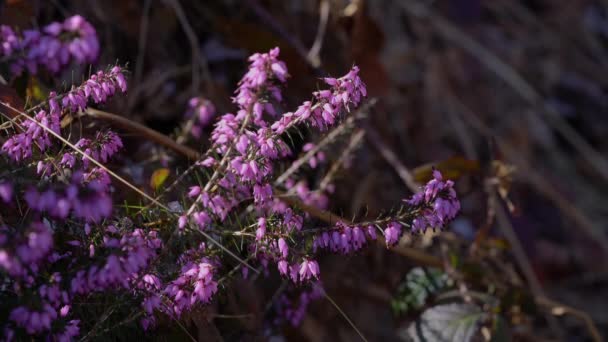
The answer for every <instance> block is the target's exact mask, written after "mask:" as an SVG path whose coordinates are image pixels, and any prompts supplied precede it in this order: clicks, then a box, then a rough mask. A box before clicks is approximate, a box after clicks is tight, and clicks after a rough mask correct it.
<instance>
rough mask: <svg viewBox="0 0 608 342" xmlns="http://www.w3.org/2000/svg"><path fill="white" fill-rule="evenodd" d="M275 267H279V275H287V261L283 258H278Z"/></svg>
mask: <svg viewBox="0 0 608 342" xmlns="http://www.w3.org/2000/svg"><path fill="white" fill-rule="evenodd" d="M277 268H278V269H279V273H280V274H281V275H283V276H287V275H288V273H287V272H288V271H289V264H287V261H285V260H284V259H281V260H279V262H278V263H277Z"/></svg>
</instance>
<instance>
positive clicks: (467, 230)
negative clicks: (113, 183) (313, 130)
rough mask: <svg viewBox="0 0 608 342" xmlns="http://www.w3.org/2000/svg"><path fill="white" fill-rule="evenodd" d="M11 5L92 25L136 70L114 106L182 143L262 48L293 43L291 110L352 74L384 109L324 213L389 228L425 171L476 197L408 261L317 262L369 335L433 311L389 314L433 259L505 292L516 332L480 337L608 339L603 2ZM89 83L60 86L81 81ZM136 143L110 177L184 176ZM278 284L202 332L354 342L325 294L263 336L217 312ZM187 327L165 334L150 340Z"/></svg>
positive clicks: (374, 257) (464, 281) (258, 318)
mask: <svg viewBox="0 0 608 342" xmlns="http://www.w3.org/2000/svg"><path fill="white" fill-rule="evenodd" d="M0 4H2V5H1V7H0V8H1V12H0V16H1V17H0V21H1V22H2V23H3V24H9V25H13V26H17V27H31V26H37V25H43V24H45V23H48V22H50V21H52V20H56V19H60V18H65V17H67V16H69V15H72V14H81V15H82V16H84V17H85V18H87V19H88V20H89V21H90V22H91V23H92V24H93V25H94V26H95V27H96V28H97V30H98V34H99V37H100V40H101V46H102V56H101V57H100V59H99V62H98V65H100V66H103V65H106V64H108V63H110V64H111V63H120V64H126V65H127V66H128V69H129V70H130V73H131V74H130V77H129V79H130V91H129V94H128V97H127V99H126V100H124V99H120V100H117V101H115V102H113V103H112V104H111V105H108V106H106V107H105V108H104V110H107V111H110V112H113V113H117V114H120V115H122V116H125V117H128V118H130V119H132V120H134V121H137V122H140V123H143V124H145V125H147V126H148V127H150V128H152V129H155V130H157V131H160V132H162V133H164V134H166V135H168V136H171V137H173V138H175V137H176V136H178V131H179V127H180V125H182V123H183V122H184V112H185V110H186V107H187V102H188V100H189V99H190V98H191V97H193V96H204V97H205V98H207V99H209V100H211V101H213V102H214V103H215V105H216V107H217V108H218V112H221V113H223V112H230V111H231V110H233V109H234V108H233V106H232V104H231V102H230V96H231V95H232V91H233V89H234V88H235V85H236V82H238V80H239V78H240V77H241V75H242V72H243V71H244V70H245V67H246V58H247V56H248V55H249V54H251V53H254V52H258V51H266V50H268V49H270V48H272V47H274V46H279V47H280V48H281V59H283V60H284V61H285V62H286V63H287V65H288V68H289V73H290V75H291V80H290V82H289V86H288V89H287V91H286V92H285V94H286V98H285V107H286V108H294V106H295V105H297V104H298V103H299V101H301V100H302V99H304V98H308V97H309V96H310V93H311V91H314V90H315V89H316V87H317V84H318V77H321V76H326V75H333V76H338V75H341V74H343V73H344V72H346V71H347V70H348V69H349V68H350V67H351V66H352V65H353V64H357V65H358V66H359V67H360V69H361V77H362V78H363V80H364V81H365V82H366V83H367V86H368V91H369V97H370V98H375V99H377V102H376V103H375V104H374V105H373V106H371V107H370V108H369V109H368V110H367V112H366V118H365V119H364V120H361V122H360V123H359V127H362V128H363V129H364V131H365V134H366V135H365V139H364V140H363V143H362V144H361V145H360V146H359V148H358V149H357V150H356V152H354V153H353V154H352V156H350V157H349V161H350V168H349V169H348V170H346V171H341V172H340V173H339V174H338V177H337V180H336V182H335V185H336V192H335V193H334V194H333V195H332V196H331V200H330V208H331V209H332V210H333V211H334V212H337V213H339V214H341V215H344V216H346V217H350V216H353V215H359V216H362V215H363V216H369V217H372V216H377V215H379V214H380V213H382V212H383V211H386V210H387V209H390V208H392V207H394V206H395V205H396V203H399V201H400V200H401V199H402V198H404V197H406V196H409V195H410V194H411V193H412V188H415V187H416V183H420V182H423V181H424V180H425V179H426V178H428V176H429V174H430V170H431V165H434V166H436V167H438V168H439V169H440V170H442V171H443V172H444V174H446V175H447V176H448V177H450V178H453V179H456V181H457V184H458V191H459V195H460V196H461V199H462V202H463V210H462V213H461V215H460V217H459V219H457V220H456V221H455V222H454V223H453V224H452V225H451V227H450V229H449V230H448V231H447V232H445V233H441V234H438V233H432V232H429V233H427V234H425V235H424V236H417V237H412V238H406V241H405V242H404V244H403V246H402V249H401V250H399V251H397V252H395V251H387V250H385V249H383V248H382V247H381V246H374V247H370V248H368V249H367V250H366V251H365V252H364V253H362V254H360V255H356V256H348V257H343V256H327V257H325V258H323V259H322V260H320V261H321V267H322V268H323V270H324V272H323V273H324V279H323V283H324V285H325V287H326V289H327V291H328V293H329V294H330V295H331V296H332V298H333V299H334V300H335V301H336V303H337V304H338V305H339V306H340V307H341V308H342V309H343V310H344V312H345V313H347V314H348V316H349V317H350V318H351V319H352V321H353V322H354V324H356V326H357V327H358V328H359V329H360V330H361V331H362V332H363V333H364V335H365V336H366V337H367V338H368V339H369V340H377V341H380V340H382V341H390V340H401V339H403V338H405V336H406V335H407V334H406V330H407V328H408V327H409V326H410V324H411V323H412V322H413V321H415V320H417V319H419V318H420V317H421V314H422V313H423V312H424V310H425V308H428V307H429V305H430V304H429V303H428V302H427V303H425V304H424V305H423V306H421V307H417V308H408V309H407V310H401V311H399V310H395V307H396V305H397V306H398V304H395V303H397V302H398V301H399V293H400V292H399V291H400V290H399V289H400V287H401V288H402V287H403V286H404V285H403V284H404V282H406V277H407V275H408V272H411V270H412V269H415V268H419V267H427V266H433V267H439V268H443V269H444V270H445V272H448V273H449V274H450V276H451V277H452V278H453V279H455V281H456V285H455V288H456V289H457V291H459V292H460V294H461V295H463V296H465V297H466V295H467V293H468V292H467V291H470V293H473V294H474V293H486V294H491V295H493V296H496V297H497V298H498V299H499V301H500V303H501V304H500V305H499V307H500V310H499V311H500V315H501V320H502V321H504V322H505V323H506V324H505V328H504V332H500V333H496V331H497V328H496V327H495V326H492V325H489V326H488V327H486V329H487V330H488V331H490V332H492V334H491V335H492V337H491V338H496V337H497V336H498V337H502V338H504V340H511V339H514V340H529V341H538V340H568V341H585V340H590V339H591V338H592V336H593V332H592V330H593V328H592V327H590V324H589V323H590V322H589V320H592V321H593V322H594V326H595V327H596V328H597V329H598V330H599V332H600V333H602V334H605V333H608V309H607V308H608V290H607V287H606V285H607V284H608V274H607V261H608V259H607V258H606V255H607V253H608V237H607V236H606V230H607V227H606V223H607V222H608V196H607V195H606V193H605V192H606V190H608V142H607V139H606V138H607V137H608V117H607V110H608V98H607V97H606V91H607V90H608V77H607V76H608V1H605V0H596V1H591V0H570V1H550V0H520V1H512V0H493V1H483V0H444V1H418V0H409V1H408V0H401V1H389V0H368V1H364V0H358V1H357V0H353V1H345V0H321V1H318V0H296V1H262V0H259V1H257V0H243V1H237V0H221V1H185V0H162V1H161V0H140V1H132V0H106V1H94V0H80V1H60V0H44V1H43V0H40V1H26V0H4V1H0ZM86 72H87V71H86V70H76V71H75V70H72V71H69V72H65V73H64V74H62V75H61V77H62V80H63V82H65V84H70V83H71V82H72V80H73V79H74V77H75V76H74V75H81V74H86ZM28 82H29V83H28V84H27V87H28V89H32V94H31V95H32V97H35V95H36V94H35V91H34V90H36V89H38V88H42V89H44V87H45V79H44V77H42V78H41V79H40V80H29V81H28ZM37 87H38V88H37ZM122 133H123V134H124V136H126V138H125V140H126V143H127V144H126V145H127V149H128V151H129V153H128V156H127V157H125V159H123V160H122V161H120V162H118V163H117V164H116V165H114V167H115V168H118V170H119V171H120V172H121V173H122V174H125V175H128V176H129V178H130V180H132V181H133V182H134V183H136V184H138V185H141V186H142V187H145V186H146V184H147V182H148V179H149V177H150V172H152V171H153V170H154V167H150V165H152V166H154V165H157V164H158V165H162V164H163V163H164V164H167V163H169V164H171V165H173V166H175V165H179V163H178V162H177V161H176V160H175V157H174V156H171V155H170V154H169V153H167V151H164V150H163V149H162V148H160V147H159V146H158V145H155V144H154V142H150V141H147V140H145V139H143V138H142V137H139V136H137V135H133V134H130V133H129V132H126V131H125V132H122ZM345 139H346V140H345V141H346V142H348V139H347V138H345ZM189 144H190V146H191V147H193V148H196V149H199V150H200V149H202V148H203V146H201V145H197V144H195V143H189ZM343 148H344V144H343V145H342V146H340V145H339V146H336V147H332V150H331V151H329V154H333V155H334V156H339V155H340V153H341V152H340V151H341V149H343ZM180 167H181V169H182V170H183V168H185V167H186V164H182V166H180ZM328 167H329V165H326V166H325V167H324V168H323V167H322V168H321V169H319V170H318V171H317V173H318V174H317V175H316V176H317V178H322V177H323V174H324V171H327V168H328ZM179 170H180V168H179V167H177V168H176V170H175V171H176V172H179ZM176 172H174V173H173V174H172V175H171V177H174V176H175V173H176ZM310 181H311V182H313V183H314V182H315V179H311V180H310ZM316 181H318V180H316ZM454 265H456V266H454ZM462 265H466V267H462ZM279 285H280V281H274V282H273V281H268V282H265V281H258V282H254V283H251V282H242V284H237V285H236V286H234V289H233V290H232V291H231V292H230V293H228V294H227V295H226V297H227V298H226V299H225V300H223V301H222V302H221V303H215V304H214V305H215V308H207V309H205V310H204V311H203V312H201V313H200V315H199V316H200V317H193V318H191V319H192V321H191V322H190V325H189V326H188V329H189V330H191V331H194V332H195V333H196V334H197V335H196V336H198V337H199V338H200V339H201V340H257V339H270V338H273V339H274V338H276V339H281V338H282V339H287V340H294V341H299V340H302V341H305V340H313V341H320V340H324V341H335V340H344V341H347V340H355V339H356V338H357V335H356V333H355V332H354V331H353V329H352V327H351V326H350V325H349V324H348V323H347V322H346V321H345V320H344V318H343V317H342V315H341V314H340V313H339V312H338V311H337V310H336V309H335V308H334V307H333V306H332V305H331V304H330V303H328V302H327V301H325V300H319V301H316V302H314V303H313V304H311V306H310V307H309V312H308V314H307V315H306V317H305V319H304V320H303V323H302V324H301V325H300V326H299V327H289V326H287V327H285V328H284V329H281V330H280V331H279V332H276V331H274V332H271V333H264V329H266V325H265V323H264V322H265V318H267V317H266V316H265V315H263V314H261V315H253V316H244V317H241V318H232V319H220V318H215V319H210V318H206V317H208V316H206V315H205V312H208V311H209V310H211V311H213V310H216V311H218V310H219V311H222V312H227V311H228V312H232V313H243V312H254V313H263V312H265V307H266V306H267V305H268V304H267V303H268V302H269V300H271V299H272V295H273V293H274V291H275V290H276V289H277V287H278V286H279ZM492 286H493V287H492ZM503 287H505V288H506V289H504V291H503V290H496V291H495V292H492V291H494V290H492V288H498V289H501V288H503ZM470 293H469V294H470ZM509 296H512V297H513V298H511V297H509ZM539 298H540V299H541V300H539ZM543 299H547V300H549V301H550V302H548V303H547V302H543ZM543 303H544V304H543ZM220 306H221V310H220V309H219V307H220ZM494 322H495V321H494ZM175 334H178V333H175V332H173V331H172V329H171V326H170V324H169V325H168V326H166V327H161V329H160V331H159V332H158V334H157V335H156V338H158V339H161V340H162V339H168V340H171V339H174V338H175V339H178V338H180V337H179V336H178V335H175ZM484 336H486V334H484V331H483V329H480V330H479V331H478V332H477V333H476V338H477V339H480V340H483V339H484ZM181 337H182V338H183V336H181ZM486 337H487V336H486Z"/></svg>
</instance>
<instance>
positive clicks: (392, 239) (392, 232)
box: [384, 222, 401, 247]
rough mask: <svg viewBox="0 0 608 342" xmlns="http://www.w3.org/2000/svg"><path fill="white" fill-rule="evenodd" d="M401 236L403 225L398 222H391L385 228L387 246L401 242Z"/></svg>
mask: <svg viewBox="0 0 608 342" xmlns="http://www.w3.org/2000/svg"><path fill="white" fill-rule="evenodd" d="M400 237H401V225H400V224H399V223H397V222H391V223H389V224H388V226H387V227H386V229H384V238H385V239H386V246H387V247H390V246H392V245H395V244H397V242H399V238H400Z"/></svg>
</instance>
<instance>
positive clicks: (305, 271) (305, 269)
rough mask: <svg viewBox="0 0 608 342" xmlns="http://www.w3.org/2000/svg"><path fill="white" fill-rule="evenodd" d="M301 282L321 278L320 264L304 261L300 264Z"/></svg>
mask: <svg viewBox="0 0 608 342" xmlns="http://www.w3.org/2000/svg"><path fill="white" fill-rule="evenodd" d="M299 275H300V281H306V280H310V279H311V278H315V279H318V278H319V264H317V262H316V261H315V260H307V259H304V261H302V263H301V264H300V271H299Z"/></svg>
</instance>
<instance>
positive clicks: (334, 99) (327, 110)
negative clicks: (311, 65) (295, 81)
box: [272, 66, 367, 134]
mask: <svg viewBox="0 0 608 342" xmlns="http://www.w3.org/2000/svg"><path fill="white" fill-rule="evenodd" d="M323 81H324V82H325V83H327V84H328V85H329V86H330V87H331V88H330V89H326V90H320V91H317V92H314V93H313V96H314V99H315V102H314V103H313V102H311V101H305V102H304V103H303V104H302V105H300V106H299V107H298V109H297V110H296V111H295V112H293V113H291V112H289V113H285V114H283V116H282V117H281V119H280V120H278V121H277V122H275V123H274V124H273V125H272V129H273V131H274V132H275V133H277V134H282V133H283V132H285V131H286V130H287V129H289V128H290V127H292V126H293V125H295V124H298V123H300V122H306V123H309V124H311V125H312V126H314V127H317V128H319V129H326V128H328V127H330V126H333V125H334V124H335V123H336V120H337V118H338V116H339V115H340V114H341V113H343V112H350V109H351V107H357V106H358V105H359V103H361V100H363V98H364V97H365V96H367V90H366V87H365V84H364V83H363V81H361V78H360V77H359V68H358V67H356V66H354V67H353V68H352V69H351V70H350V71H349V72H348V73H347V74H346V75H344V76H343V77H340V78H324V79H323Z"/></svg>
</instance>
